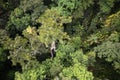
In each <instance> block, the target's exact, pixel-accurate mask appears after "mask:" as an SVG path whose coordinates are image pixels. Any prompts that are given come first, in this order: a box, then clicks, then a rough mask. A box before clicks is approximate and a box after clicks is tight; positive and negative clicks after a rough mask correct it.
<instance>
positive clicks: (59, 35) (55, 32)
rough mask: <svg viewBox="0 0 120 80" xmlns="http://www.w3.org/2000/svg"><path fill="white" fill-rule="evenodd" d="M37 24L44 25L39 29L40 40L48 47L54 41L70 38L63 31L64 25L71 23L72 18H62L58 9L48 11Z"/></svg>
mask: <svg viewBox="0 0 120 80" xmlns="http://www.w3.org/2000/svg"><path fill="white" fill-rule="evenodd" d="M37 22H39V23H41V24H42V25H41V27H40V28H39V29H38V33H39V35H40V36H39V40H40V41H41V42H42V43H45V44H46V46H47V45H48V44H50V43H52V41H55V40H63V39H66V38H69V37H68V35H67V33H65V32H64V30H63V24H64V23H69V22H71V17H66V16H61V15H60V13H59V12H58V11H57V10H56V9H48V10H46V11H45V13H44V14H43V15H42V16H41V17H39V19H38V20H37Z"/></svg>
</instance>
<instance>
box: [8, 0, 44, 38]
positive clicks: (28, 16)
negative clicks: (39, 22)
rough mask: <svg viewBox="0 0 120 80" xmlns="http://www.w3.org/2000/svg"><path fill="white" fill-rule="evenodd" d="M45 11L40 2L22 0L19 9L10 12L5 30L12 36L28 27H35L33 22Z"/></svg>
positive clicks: (37, 0) (36, 0) (38, 0)
mask: <svg viewBox="0 0 120 80" xmlns="http://www.w3.org/2000/svg"><path fill="white" fill-rule="evenodd" d="M45 9H46V7H45V6H44V5H43V2H42V0H22V1H21V3H20V5H19V7H17V8H15V9H14V11H12V12H11V14H10V17H9V21H8V24H7V27H6V29H7V30H9V32H10V33H11V34H12V36H15V34H16V33H22V31H23V30H24V29H25V28H26V27H27V26H28V25H36V22H35V20H36V19H37V18H38V17H39V16H40V15H41V13H42V12H43V11H44V10H45ZM13 31H14V33H13Z"/></svg>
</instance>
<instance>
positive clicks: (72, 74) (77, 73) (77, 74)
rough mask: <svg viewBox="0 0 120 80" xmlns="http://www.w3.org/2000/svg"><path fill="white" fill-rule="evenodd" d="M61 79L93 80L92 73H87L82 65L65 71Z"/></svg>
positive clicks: (75, 65)
mask: <svg viewBox="0 0 120 80" xmlns="http://www.w3.org/2000/svg"><path fill="white" fill-rule="evenodd" d="M60 77H61V78H62V80H74V79H75V80H93V75H92V73H91V72H89V71H87V69H86V67H84V66H81V64H80V63H77V64H74V65H73V66H71V67H68V68H65V69H63V70H62V73H60Z"/></svg>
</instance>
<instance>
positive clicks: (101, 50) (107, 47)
mask: <svg viewBox="0 0 120 80" xmlns="http://www.w3.org/2000/svg"><path fill="white" fill-rule="evenodd" d="M119 47H120V43H118V42H114V43H113V42H110V41H107V42H104V43H103V44H101V45H99V46H97V47H95V49H94V51H95V52H96V53H97V55H98V57H99V58H104V59H105V60H106V61H108V62H112V64H113V66H114V67H115V69H118V70H119V69H120V62H119V61H120V60H119V59H120V56H119V54H120V49H119Z"/></svg>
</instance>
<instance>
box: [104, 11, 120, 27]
mask: <svg viewBox="0 0 120 80" xmlns="http://www.w3.org/2000/svg"><path fill="white" fill-rule="evenodd" d="M117 26H120V11H118V12H117V13H115V14H112V15H110V16H108V18H107V19H106V21H105V27H117Z"/></svg>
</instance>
